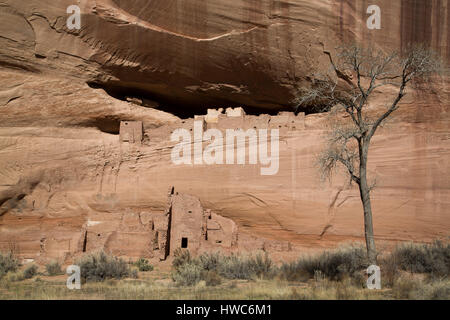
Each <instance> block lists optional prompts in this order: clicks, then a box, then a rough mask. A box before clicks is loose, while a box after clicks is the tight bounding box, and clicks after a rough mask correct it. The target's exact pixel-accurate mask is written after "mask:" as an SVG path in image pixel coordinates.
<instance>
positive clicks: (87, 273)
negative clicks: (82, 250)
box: [75, 251, 130, 282]
mask: <svg viewBox="0 0 450 320" xmlns="http://www.w3.org/2000/svg"><path fill="white" fill-rule="evenodd" d="M75 264H76V265H78V266H80V271H81V279H82V280H83V281H84V282H88V281H97V282H98V281H104V280H105V279H122V278H126V277H129V276H130V269H129V267H128V264H127V263H126V262H125V261H124V260H122V259H119V258H116V257H114V256H111V255H108V254H106V253H105V252H103V251H100V252H97V253H92V254H87V255H85V256H84V257H82V258H81V259H80V260H78V261H77V262H76V263H75Z"/></svg>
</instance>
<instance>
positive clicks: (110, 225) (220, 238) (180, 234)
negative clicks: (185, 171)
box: [78, 187, 237, 260]
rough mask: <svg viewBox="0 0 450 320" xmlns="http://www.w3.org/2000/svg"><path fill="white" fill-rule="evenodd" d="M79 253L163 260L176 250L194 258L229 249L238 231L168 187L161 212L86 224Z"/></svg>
mask: <svg viewBox="0 0 450 320" xmlns="http://www.w3.org/2000/svg"><path fill="white" fill-rule="evenodd" d="M82 234H83V235H82V237H81V239H80V243H79V245H78V251H79V252H88V251H92V250H99V249H105V250H107V251H109V252H111V253H112V254H114V255H118V256H120V255H123V256H135V257H146V258H159V260H165V259H166V258H167V256H168V255H172V254H173V253H174V252H175V250H176V249H178V248H185V249H188V250H189V251H191V252H192V253H193V254H196V253H199V252H201V251H203V250H205V251H206V250H208V249H217V248H222V249H225V250H226V249H232V248H233V247H235V246H236V245H237V227H236V225H235V223H234V222H233V221H232V220H230V219H227V218H224V217H222V216H219V215H217V214H215V213H213V212H211V210H208V209H204V208H203V207H202V205H201V203H200V201H199V199H197V198H196V197H194V196H191V195H187V194H182V193H178V192H175V190H174V188H173V187H171V188H170V191H169V194H168V203H167V208H166V210H165V211H164V212H140V213H136V212H125V213H123V214H122V216H121V218H120V219H117V218H116V217H114V216H111V214H108V215H103V216H99V217H98V219H96V220H95V221H93V220H89V221H88V222H87V223H86V224H85V225H84V227H83V232H82Z"/></svg>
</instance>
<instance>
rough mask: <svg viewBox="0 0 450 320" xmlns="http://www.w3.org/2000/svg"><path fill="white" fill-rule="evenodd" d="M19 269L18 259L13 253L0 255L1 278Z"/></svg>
mask: <svg viewBox="0 0 450 320" xmlns="http://www.w3.org/2000/svg"><path fill="white" fill-rule="evenodd" d="M18 267H19V262H18V260H17V258H16V257H15V256H14V254H12V253H7V254H1V253H0V278H2V277H3V276H4V275H6V274H7V273H8V272H10V271H12V272H15V271H16V270H17V268H18Z"/></svg>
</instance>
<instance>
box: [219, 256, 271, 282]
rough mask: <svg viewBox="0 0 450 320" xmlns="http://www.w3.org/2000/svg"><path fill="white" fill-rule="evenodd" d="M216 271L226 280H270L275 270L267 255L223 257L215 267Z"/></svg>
mask: <svg viewBox="0 0 450 320" xmlns="http://www.w3.org/2000/svg"><path fill="white" fill-rule="evenodd" d="M217 271H218V272H219V274H220V275H221V276H223V277H224V278H227V279H253V278H255V277H258V278H271V277H272V276H273V275H274V273H275V270H274V268H273V264H272V261H271V260H270V258H269V257H268V256H267V255H264V256H262V255H260V254H258V255H256V256H254V257H253V256H249V257H246V256H238V255H231V256H223V257H222V258H221V260H220V263H219V264H218V266H217Z"/></svg>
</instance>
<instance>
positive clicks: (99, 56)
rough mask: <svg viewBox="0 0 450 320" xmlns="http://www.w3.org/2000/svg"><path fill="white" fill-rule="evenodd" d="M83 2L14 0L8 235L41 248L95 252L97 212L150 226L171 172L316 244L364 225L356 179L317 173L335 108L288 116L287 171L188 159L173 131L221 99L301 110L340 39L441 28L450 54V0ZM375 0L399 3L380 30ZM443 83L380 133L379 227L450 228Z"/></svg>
mask: <svg viewBox="0 0 450 320" xmlns="http://www.w3.org/2000/svg"><path fill="white" fill-rule="evenodd" d="M73 2H74V1H66V0H62V1H47V0H44V1H43V0H40V1H37V0H30V1H12V0H5V1H3V2H2V3H1V4H0V17H1V19H0V68H1V69H0V248H2V249H7V248H9V247H12V246H14V247H18V248H19V249H18V250H19V251H20V253H21V254H22V255H23V256H24V257H27V258H38V257H49V258H61V257H65V256H68V255H70V254H73V253H74V252H77V251H79V248H80V241H81V248H82V241H83V240H82V239H83V226H85V225H86V224H87V223H88V222H89V221H90V220H92V221H96V220H95V219H96V217H99V216H101V217H102V219H105V220H108V219H111V223H110V227H111V228H113V227H114V226H116V225H117V228H119V226H120V225H121V223H122V222H121V221H122V220H123V217H124V215H125V216H126V215H127V214H129V215H130V218H129V220H130V221H131V222H130V223H131V225H133V223H134V222H133V221H134V220H136V219H135V218H136V216H137V215H139V213H140V212H142V211H156V212H158V211H161V210H164V208H165V207H166V202H167V188H168V187H169V186H175V188H176V189H177V190H178V191H180V192H183V193H187V194H191V195H193V196H196V197H198V198H199V199H200V200H201V202H202V205H203V207H204V208H208V209H212V210H213V211H214V212H216V213H218V214H220V215H222V216H224V217H226V218H230V219H232V220H233V221H234V222H235V223H236V224H237V226H238V228H239V230H240V232H242V233H243V234H244V233H245V234H250V235H254V236H258V237H261V238H267V239H277V240H283V241H289V242H291V243H293V244H294V245H296V246H298V247H299V248H300V249H305V250H306V249H308V250H309V249H317V248H321V247H332V246H335V245H337V244H338V243H341V242H345V241H348V240H362V239H363V237H362V236H363V218H362V213H361V204H360V201H359V198H358V192H357V190H356V189H355V188H354V187H349V186H348V184H347V181H346V180H345V179H344V178H343V177H340V176H337V177H336V179H335V180H333V182H331V183H330V182H320V179H319V175H318V173H317V169H316V166H315V158H316V155H317V153H318V152H319V151H320V150H321V149H322V148H323V143H322V142H323V137H324V136H325V134H326V124H327V116H326V115H324V114H309V115H306V116H305V117H304V119H303V120H302V121H301V122H302V123H303V125H302V126H299V127H297V126H295V128H293V126H290V127H289V128H288V127H286V128H284V127H282V128H280V129H282V130H281V131H280V132H281V134H280V163H279V171H278V173H277V174H276V175H273V176H262V175H261V174H260V166H259V165H181V166H177V165H175V164H173V162H172V161H171V158H170V154H171V151H172V148H173V146H174V142H172V141H171V140H170V134H171V133H172V132H173V131H174V130H176V129H178V128H186V129H188V130H189V129H192V127H193V121H194V115H203V114H206V110H207V109H208V108H211V107H214V108H218V107H235V106H243V107H244V109H245V110H246V111H248V112H250V113H252V114H253V115H248V116H245V117H244V118H242V123H244V124H246V125H251V126H252V127H255V128H257V129H262V128H267V127H269V125H268V122H267V121H266V119H267V118H268V117H270V116H269V115H261V116H259V117H258V116H257V114H258V115H259V114H262V113H266V112H267V113H272V114H273V113H277V112H278V111H286V110H291V109H292V107H294V106H295V98H296V95H297V93H298V90H299V89H301V88H302V87H306V86H308V85H309V84H310V82H311V81H312V80H313V79H314V77H315V74H317V73H318V72H320V71H324V70H326V69H328V68H329V57H328V55H327V52H330V53H331V55H334V53H335V51H336V48H337V47H338V46H339V45H341V44H342V43H344V42H347V41H357V42H362V43H373V44H374V45H376V46H378V47H379V48H382V49H385V50H392V49H395V50H403V49H404V48H406V46H407V45H408V43H410V42H425V43H427V44H428V45H430V46H431V47H433V48H434V49H435V50H436V51H437V52H439V54H440V55H441V57H442V59H443V60H444V61H445V62H446V63H448V62H449V61H450V50H449V43H448V39H449V35H448V26H449V11H450V9H449V1H444V0H432V1H419V0H402V1H385V0H374V1H371V2H370V3H369V1H366V0H364V1H357V0H345V1H344V0H342V1H337V0H333V1H332V0H323V1H306V0H297V1H251V0H233V1H226V2H225V1H221V0H191V1H181V0H180V1H165V0H164V1H163V0H158V1H155V0H152V1H143V0H142V1H139V0H135V1H119V0H115V1H113V0H99V1H91V0H86V1H79V3H78V5H79V6H80V8H81V12H82V15H81V21H82V28H81V30H68V28H67V27H66V19H67V17H68V14H67V13H66V9H67V7H68V6H69V5H71V4H74V3H73ZM369 4H378V5H379V6H380V8H381V10H382V29H381V30H368V29H367V27H366V19H367V17H368V15H367V14H366V9H367V7H368V6H369ZM437 87H438V90H436V91H435V92H427V93H416V92H415V91H414V90H411V91H409V93H408V96H407V97H406V98H405V100H404V101H402V104H401V110H400V111H399V112H397V113H396V114H395V115H394V117H393V118H392V120H391V121H390V122H389V123H387V125H386V126H385V127H384V128H382V129H381V130H380V131H379V132H378V133H377V135H376V137H375V139H374V142H373V146H372V148H371V152H370V172H369V174H370V175H371V177H377V189H375V191H374V193H373V211H374V224H375V226H374V228H375V234H376V237H377V240H378V241H388V242H389V241H393V242H395V241H399V240H401V241H403V240H418V241H431V240H433V239H435V238H443V237H447V236H449V233H448V232H449V231H448V230H450V228H449V227H450V219H449V208H450V206H449V204H450V200H449V199H450V194H449V193H450V191H449V187H450V185H449V180H448V173H449V169H450V168H449V163H450V161H449V160H450V148H449V147H450V145H449V141H450V134H449V129H448V128H449V112H448V111H449V107H448V106H449V99H448V97H449V96H448V94H449V86H448V77H446V76H444V78H442V79H441V80H439V81H438V82H437ZM105 90H106V91H105ZM384 95H386V93H383V92H379V93H378V96H380V97H381V98H379V99H375V100H374V101H373V106H372V107H373V108H375V110H376V109H377V108H381V107H382V104H381V103H379V102H380V101H382V97H383V96H384ZM127 97H137V98H138V100H139V99H140V100H141V101H144V103H143V105H139V104H136V103H133V102H126V101H125V100H126V99H125V98H127ZM116 98H120V99H122V100H120V99H116ZM146 100H148V101H152V102H151V103H152V106H153V107H156V108H159V109H161V110H157V109H155V108H149V107H146V106H145V105H147V104H146V103H145V101H146ZM130 101H137V100H133V99H131V100H130ZM169 111H170V112H169ZM180 117H182V118H183V119H180ZM121 121H142V123H143V128H144V132H143V133H144V135H143V142H142V144H135V143H129V142H121V139H120V137H119V131H120V123H121ZM228 125H230V126H234V125H235V123H234V124H230V123H229V124H228ZM228 125H224V127H221V128H220V129H226V128H225V127H226V126H228ZM219 126H220V122H219ZM232 129H235V128H234V127H233V128H232ZM133 219H134V220H133ZM124 221H128V220H124ZM123 230H125V231H123ZM123 230H122V231H123V232H128V231H127V230H128V229H126V228H125V229H123ZM144 231H145V230H144ZM80 239H81V240H80ZM144 242H145V241H144ZM117 243H121V246H123V243H124V242H123V241H122V240H120V239H119V240H118V241H117ZM140 245H141V244H140V242H137V243H130V244H129V249H130V251H129V252H128V254H129V255H140V252H141V251H140V250H139V246H140ZM258 247H260V245H258ZM74 248H75V249H74ZM122 249H123V248H122ZM125 249H126V248H125ZM125 249H123V250H125ZM249 249H251V246H250V247H249Z"/></svg>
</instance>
